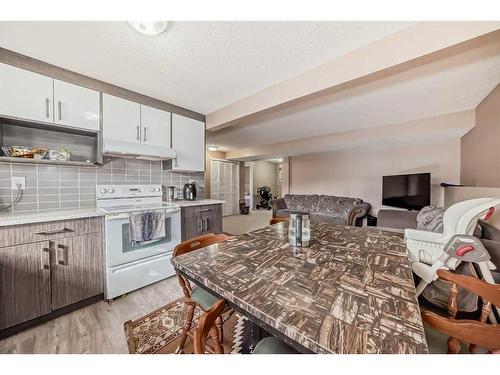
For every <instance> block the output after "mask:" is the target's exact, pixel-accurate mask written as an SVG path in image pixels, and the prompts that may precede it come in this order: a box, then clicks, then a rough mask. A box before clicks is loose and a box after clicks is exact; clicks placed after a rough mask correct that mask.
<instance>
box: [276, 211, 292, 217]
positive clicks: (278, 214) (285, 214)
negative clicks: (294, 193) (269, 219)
mask: <svg viewBox="0 0 500 375" xmlns="http://www.w3.org/2000/svg"><path fill="white" fill-rule="evenodd" d="M289 216H290V210H278V211H276V217H289Z"/></svg>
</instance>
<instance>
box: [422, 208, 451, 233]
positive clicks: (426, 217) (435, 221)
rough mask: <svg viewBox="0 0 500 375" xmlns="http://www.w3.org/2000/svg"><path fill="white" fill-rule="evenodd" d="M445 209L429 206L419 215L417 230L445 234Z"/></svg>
mask: <svg viewBox="0 0 500 375" xmlns="http://www.w3.org/2000/svg"><path fill="white" fill-rule="evenodd" d="M444 212H445V209H444V208H443V207H435V206H427V207H424V208H422V209H421V210H420V212H419V213H418V215H417V229H418V230H425V231H428V232H436V233H443V216H444Z"/></svg>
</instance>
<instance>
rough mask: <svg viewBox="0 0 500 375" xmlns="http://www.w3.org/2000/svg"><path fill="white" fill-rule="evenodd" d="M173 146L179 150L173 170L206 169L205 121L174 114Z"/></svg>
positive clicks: (173, 163)
mask: <svg viewBox="0 0 500 375" xmlns="http://www.w3.org/2000/svg"><path fill="white" fill-rule="evenodd" d="M172 147H173V148H174V150H175V151H176V152H177V160H174V161H173V162H172V169H173V170H179V171H204V170H205V123H204V122H201V121H198V120H193V119H191V118H188V117H184V116H179V115H176V114H172Z"/></svg>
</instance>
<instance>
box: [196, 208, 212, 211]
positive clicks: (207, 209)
mask: <svg viewBox="0 0 500 375" xmlns="http://www.w3.org/2000/svg"><path fill="white" fill-rule="evenodd" d="M210 211H212V210H211V209H210V208H205V209H203V210H199V211H198V212H210Z"/></svg>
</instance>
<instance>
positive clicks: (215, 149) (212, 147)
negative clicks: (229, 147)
mask: <svg viewBox="0 0 500 375" xmlns="http://www.w3.org/2000/svg"><path fill="white" fill-rule="evenodd" d="M218 149H219V146H215V145H211V146H207V150H208V151H217V150H218Z"/></svg>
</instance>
